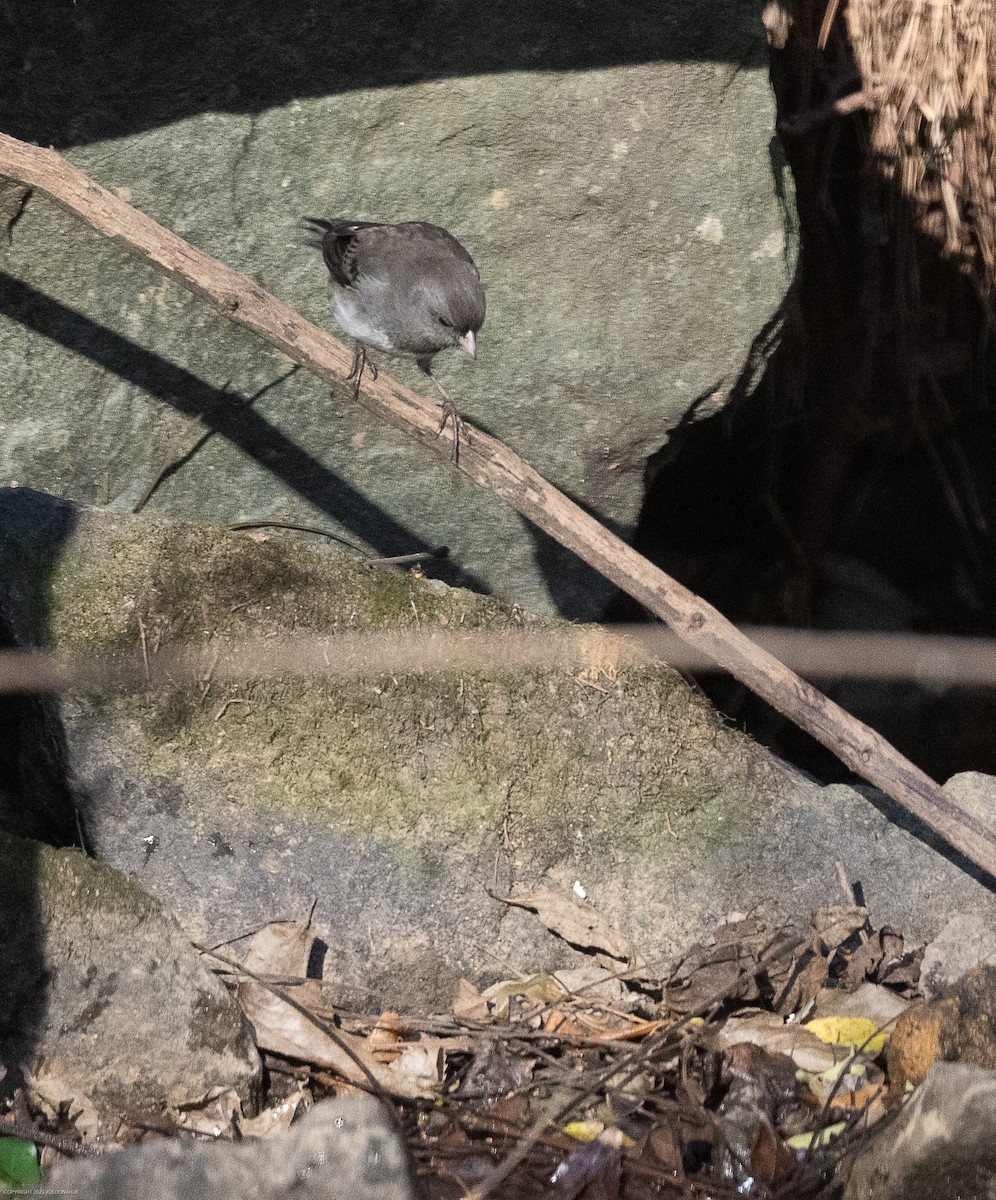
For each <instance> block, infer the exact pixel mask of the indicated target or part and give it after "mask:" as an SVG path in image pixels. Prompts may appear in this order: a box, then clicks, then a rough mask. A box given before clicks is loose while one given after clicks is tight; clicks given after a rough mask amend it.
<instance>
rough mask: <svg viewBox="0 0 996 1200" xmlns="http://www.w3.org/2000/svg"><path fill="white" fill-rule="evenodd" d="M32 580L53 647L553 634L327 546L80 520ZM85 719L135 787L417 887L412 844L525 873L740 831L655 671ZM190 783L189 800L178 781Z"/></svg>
mask: <svg viewBox="0 0 996 1200" xmlns="http://www.w3.org/2000/svg"><path fill="white" fill-rule="evenodd" d="M48 586H49V591H50V595H49V610H50V614H51V615H50V623H51V629H52V633H53V637H54V640H55V643H56V645H57V646H58V648H59V649H61V650H64V651H68V652H71V653H85V652H92V651H94V650H102V651H108V650H116V649H121V648H123V647H129V648H132V649H134V648H135V647H136V646H138V645H140V644H141V645H143V646H144V648H145V651H146V653H147V654H149V655H155V654H156V653H157V652H158V651H159V650H160V649H161V648H162V647H164V646H167V645H170V644H175V643H180V642H191V641H204V642H207V643H209V644H210V643H211V642H215V643H217V644H224V642H225V641H228V640H231V641H237V640H239V639H247V638H264V639H265V638H267V637H276V636H280V635H284V634H287V633H315V634H321V635H323V636H324V635H335V634H336V633H339V632H345V631H366V630H376V629H391V630H399V629H400V630H406V629H412V630H414V629H422V630H424V629H427V628H432V627H440V626H456V627H462V628H484V629H488V630H493V631H495V632H497V633H499V634H500V633H501V632H502V631H505V630H511V629H518V628H521V627H522V626H523V625H525V624H532V625H534V626H536V627H537V629H539V630H542V628H543V627H544V624H545V625H546V626H553V625H554V624H555V623H553V622H546V623H544V622H541V621H537V620H535V619H533V618H528V617H526V616H524V615H523V614H522V613H521V612H520V611H519V610H518V609H516V608H515V607H513V606H510V605H506V604H503V603H501V602H500V601H497V600H494V599H490V598H486V597H481V596H477V595H474V594H472V593H470V592H466V591H459V590H452V589H449V588H446V587H444V586H442V585H440V584H437V583H431V582H428V581H426V580H424V579H420V578H417V577H415V576H413V575H411V574H405V573H401V572H397V571H386V570H383V569H380V570H378V569H371V568H368V567H365V566H363V565H362V564H360V563H358V562H357V561H356V560H355V559H354V558H353V557H352V556H349V555H347V554H345V553H343V552H341V551H338V550H335V549H332V548H328V547H319V546H316V545H313V544H309V543H305V542H303V541H295V540H291V539H287V538H284V537H279V536H270V535H259V534H254V535H246V534H232V533H226V532H224V531H222V530H218V529H211V528H206V527H200V526H191V525H185V524H171V523H163V522H159V521H153V520H148V521H146V520H135V519H134V518H122V517H111V516H107V515H103V516H99V517H98V516H96V515H92V514H91V515H88V516H86V517H85V519H84V521H83V524H82V528H81V530H80V531H79V532H78V533H77V535H76V536H75V537H74V538H72V539H71V540H70V542H69V544H68V546H67V548H66V550H65V552H64V553H63V555H62V557H61V558H60V559H59V561H58V563H57V564H56V566H55V568H54V570H52V572H51V574H50V577H49V578H48ZM100 720H101V721H106V722H114V723H117V724H118V726H119V728H124V727H127V728H128V729H130V730H133V731H138V740H137V743H135V744H136V746H137V749H138V750H139V756H140V761H141V762H142V764H143V771H144V772H145V773H146V775H147V779H146V781H145V783H146V784H148V782H149V781H155V780H157V779H158V780H163V779H168V780H170V781H172V783H173V784H175V785H178V786H179V788H180V790H181V792H182V793H183V794H185V795H186V796H188V797H189V796H192V795H195V794H200V795H202V796H203V795H205V794H209V795H210V797H211V799H210V800H202V801H200V803H205V804H214V805H217V804H221V803H224V802H233V803H237V804H239V805H249V806H252V807H253V808H254V809H257V810H258V809H263V810H269V811H270V812H272V814H273V818H274V821H275V822H279V821H280V820H283V819H284V818H300V819H302V820H304V821H307V822H315V821H317V822H319V823H321V824H323V825H324V826H325V827H327V828H329V829H330V830H332V831H334V832H335V833H336V834H339V835H343V836H346V835H351V836H357V837H361V838H365V837H369V838H372V839H374V840H376V841H377V842H379V843H384V844H389V845H391V846H393V847H394V851H395V854H396V857H397V860H398V863H399V868H400V869H403V870H409V869H410V870H412V871H415V872H416V873H417V874H419V875H420V876H424V875H425V873H426V872H429V873H430V874H431V872H432V870H433V869H434V868H433V867H432V865H431V863H430V860H429V858H427V857H426V856H425V853H424V851H423V850H421V849H417V848H418V847H420V846H424V845H427V844H428V843H429V842H430V841H434V842H435V843H437V844H438V843H445V844H447V845H448V846H449V847H450V853H453V854H458V855H459V854H464V853H466V854H475V853H477V852H478V849H477V848H479V847H480V846H481V845H483V844H485V843H487V844H491V845H493V844H494V843H495V842H500V843H501V844H503V845H505V846H509V847H528V858H529V860H530V861H531V862H532V863H533V865H534V866H536V867H537V868H540V869H542V868H543V866H544V864H546V863H548V862H553V861H556V860H557V859H559V858H562V857H563V855H564V854H565V853H572V854H574V855H576V856H578V857H579V860H580V859H583V858H585V857H588V856H591V857H599V856H601V857H604V856H605V855H607V854H612V853H614V852H619V853H626V854H629V855H632V854H637V855H639V854H640V853H647V854H658V853H660V852H661V849H662V847H665V848H673V847H672V843H673V842H674V840H675V838H676V837H678V836H680V835H681V834H682V833H683V832H688V831H691V830H692V829H693V828H694V830H695V833H696V837H697V838H703V837H706V838H713V839H716V838H718V839H721V840H722V839H725V838H728V837H730V836H733V835H734V834H735V829H736V827H737V824H738V822H741V821H742V820H744V819H747V818H746V815H745V813H746V809H745V806H744V805H742V804H736V803H734V804H730V803H729V797H727V796H724V794H723V793H724V788H725V787H727V786H728V781H729V780H731V778H732V777H733V776H734V774H737V773H739V774H740V775H741V776H742V773H743V771H742V768H743V757H744V755H745V754H748V753H750V752H751V751H750V749H749V743H748V742H747V740H746V739H744V738H742V737H740V735H738V734H736V733H734V732H732V731H730V730H728V729H725V728H724V727H723V725H722V722H721V720H720V719H719V718H718V717H717V715H716V714H715V713H714V711H713V710H712V709H711V708H710V707H709V706H708V704H707V703H706V702H705V701H704V700H703V699H702V697H701V696H700V695H698V694H697V693H695V692H694V691H692V690H691V689H690V688H689V687H688V686H687V685H686V684H685V682H684V681H683V680H682V679H681V678H680V677H679V676H678V675H677V674H676V673H675V672H673V671H671V670H669V669H668V668H665V667H659V668H641V669H626V670H623V671H620V672H619V674H618V676H616V675H615V673H614V672H613V673H612V675H611V677H609V678H605V679H600V680H597V681H593V680H591V679H588V678H587V677H586V676H584V675H581V674H576V673H575V672H574V671H573V670H569V669H566V668H565V669H556V670H553V669H551V670H542V671H541V670H525V671H522V672H519V673H513V672H510V671H507V670H505V671H503V670H500V669H495V670H493V671H490V672H487V673H467V672H465V673H462V674H461V673H453V672H449V673H446V672H441V673H438V674H427V675H420V676H406V675H404V674H398V675H392V676H389V677H383V676H382V677H370V678H360V679H356V680H353V681H351V682H348V683H342V682H330V681H329V680H327V679H324V678H320V677H312V678H305V677H297V676H287V677H277V678H268V679H256V680H247V681H244V682H235V683H212V682H211V681H210V678H209V677H206V678H205V682H204V683H203V685H202V686H201V687H200V688H183V689H177V690H173V691H164V692H160V693H148V694H144V695H138V696H119V697H116V698H114V699H112V700H110V701H105V702H104V705H103V708H102V710H101V713H100ZM133 740H134V739H133ZM205 778H206V779H210V780H212V781H214V783H213V786H212V788H209V789H206V792H205V789H203V788H202V789H200V790H199V789H198V787H197V786H194V784H195V781H196V780H198V779H199V780H203V779H205ZM188 785H189V786H188ZM741 786H742V785H741ZM186 803H190V801H189V800H188V801H186ZM189 815H191V816H193V818H194V819H195V821H196V822H197V823H198V824H199V823H201V822H202V821H203V822H205V823H206V822H209V821H210V814H209V813H207V812H205V813H202V814H199V815H198V814H189ZM205 827H206V826H205ZM430 857H431V856H430ZM521 857H522V855H521V854H520V855H519V859H520V861H521Z"/></svg>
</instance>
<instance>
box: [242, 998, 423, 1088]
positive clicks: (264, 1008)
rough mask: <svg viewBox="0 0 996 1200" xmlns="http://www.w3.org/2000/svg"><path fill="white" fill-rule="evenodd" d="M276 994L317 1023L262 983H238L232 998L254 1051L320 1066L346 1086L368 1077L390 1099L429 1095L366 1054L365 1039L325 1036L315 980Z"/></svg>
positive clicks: (348, 1035)
mask: <svg viewBox="0 0 996 1200" xmlns="http://www.w3.org/2000/svg"><path fill="white" fill-rule="evenodd" d="M281 990H282V991H285V992H286V993H287V994H288V995H290V996H292V997H293V999H294V1000H295V1001H296V1002H297V1003H298V1004H301V1005H303V1006H304V1007H305V1008H306V1010H308V1012H310V1013H312V1014H314V1016H315V1018H316V1019H317V1021H318V1022H320V1024H316V1020H315V1019H311V1018H309V1016H308V1015H306V1014H305V1013H302V1012H301V1011H299V1010H298V1009H297V1008H295V1007H294V1005H292V1004H290V1003H288V1001H287V1000H285V999H283V998H282V997H281V996H279V995H278V994H277V993H276V992H275V991H273V990H272V988H270V987H268V986H267V985H266V984H264V983H259V982H258V981H256V980H254V979H244V980H243V981H242V982H241V983H240V984H239V986H238V988H237V990H236V996H237V998H238V1001H239V1004H240V1005H241V1006H242V1011H243V1012H244V1013H245V1015H246V1017H247V1018H248V1020H249V1021H250V1022H251V1023H252V1026H253V1028H254V1029H255V1031H256V1042H257V1045H258V1046H259V1047H260V1049H262V1050H269V1051H271V1052H272V1053H274V1054H280V1055H283V1057H284V1058H294V1059H298V1060H299V1061H301V1062H305V1063H309V1064H311V1065H312V1066H315V1067H325V1068H327V1069H328V1070H330V1071H334V1072H335V1073H336V1074H337V1075H341V1076H342V1077H343V1079H346V1080H348V1081H349V1082H350V1083H356V1084H360V1085H361V1086H362V1085H364V1084H365V1085H367V1086H369V1084H370V1078H371V1077H372V1078H373V1079H374V1080H376V1082H377V1083H378V1084H379V1085H380V1086H381V1087H382V1088H383V1089H384V1091H386V1092H389V1093H391V1095H394V1096H401V1097H403V1098H408V1099H413V1098H416V1097H423V1098H426V1097H428V1096H430V1095H431V1094H432V1093H431V1092H430V1091H429V1090H428V1089H427V1088H426V1087H425V1086H424V1085H423V1084H421V1083H420V1082H419V1081H418V1080H416V1079H414V1078H412V1077H406V1076H401V1075H396V1074H392V1072H391V1071H390V1070H389V1069H388V1068H387V1067H385V1066H383V1065H382V1064H381V1063H380V1061H379V1060H378V1059H377V1058H376V1057H375V1055H374V1054H373V1053H372V1051H371V1049H370V1047H369V1046H368V1045H367V1040H366V1038H362V1037H358V1036H357V1035H356V1034H352V1033H347V1032H346V1031H345V1030H336V1033H335V1036H334V1037H333V1036H332V1034H330V1033H327V1032H326V1031H325V1029H324V1028H322V1027H321V1026H322V1025H328V1024H330V1022H329V1019H328V1017H327V1016H318V1013H320V1012H322V1010H323V1009H325V1008H326V1005H325V1001H324V998H323V997H322V993H321V988H320V985H319V984H318V982H317V981H316V980H309V981H308V982H307V983H304V984H299V985H296V986H294V987H288V988H284V989H281ZM360 1064H362V1066H361V1065H360ZM364 1067H365V1068H366V1071H364V1070H363V1068H364Z"/></svg>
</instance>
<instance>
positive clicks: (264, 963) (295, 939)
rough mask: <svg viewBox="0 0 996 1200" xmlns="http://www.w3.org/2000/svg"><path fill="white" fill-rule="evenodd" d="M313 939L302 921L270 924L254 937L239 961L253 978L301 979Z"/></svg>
mask: <svg viewBox="0 0 996 1200" xmlns="http://www.w3.org/2000/svg"><path fill="white" fill-rule="evenodd" d="M314 942H315V935H314V934H313V933H312V932H311V931H310V929H309V928H308V926H307V925H305V924H303V923H302V922H301V921H271V922H270V923H269V925H264V926H263V928H262V929H260V930H258V931H257V932H256V933H254V934H253V936H252V938H251V939H250V942H249V949H248V950H247V951H246V956H245V958H244V959H243V961H242V965H243V966H244V967H245V969H246V970H247V971H252V973H253V974H254V975H272V976H279V975H283V976H287V977H289V978H292V979H303V978H304V977H305V976H306V975H307V974H308V959H309V958H310V957H311V947H312V946H313V945H314Z"/></svg>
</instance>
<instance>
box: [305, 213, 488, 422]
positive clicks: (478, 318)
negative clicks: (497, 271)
mask: <svg viewBox="0 0 996 1200" xmlns="http://www.w3.org/2000/svg"><path fill="white" fill-rule="evenodd" d="M307 224H308V226H309V229H310V231H311V233H313V234H317V235H320V236H319V237H318V239H317V240H316V241H315V242H313V243H312V245H314V246H316V247H319V248H320V249H321V251H322V255H323V256H324V258H325V265H326V266H327V267H328V269H329V298H330V300H331V302H332V313H333V316H334V317H335V319H336V322H337V324H338V325H339V326H340V327H341V328H342V329H344V330H345V332H346V333H348V334H349V335H350V336H351V337H352V338H353V339H354V341H355V349H354V352H353V366H352V370H351V371H350V374H349V378H350V379H352V380H353V381H354V387H355V391H354V395H355V394H358V393H359V389H360V378H361V376H362V375H363V368H364V366H365V365H366V361H367V350H368V349H374V350H382V351H384V353H385V354H392V355H396V356H398V357H401V358H413V359H414V360H415V362H416V363H417V364H418V366H419V367H420V368H421V369H422V370H423V371H424V372H425V373H426V375H428V376H429V378H430V379H432V381H433V383H435V385H436V387H437V388H439V390H440V392H441V393H442V396H443V420H442V424H441V425H440V427H439V429H440V432H442V430H443V428H444V427H445V425H446V422H447V420H449V419H451V418H452V420H453V425H454V432H455V434H456V439H457V444H459V430H458V419H457V414H456V409H455V408H454V407H453V402H452V401H451V400H450V398H449V396H448V395H447V394H446V391H445V390H444V388H443V387H442V385H441V384H440V383H439V381H438V380H437V379H436V378H435V376H434V375H433V374H432V359H433V356H434V355H436V354H438V353H439V351H440V350H448V349H449V348H450V347H451V346H459V347H461V348H462V349H463V350H466V351H467V353H468V354H469V355H470V356H471V357H475V356H476V353H477V342H476V335H477V333H478V331H479V330H480V328H481V326H482V325H483V324H484V311H485V299H484V285H483V284H482V283H481V276H480V272H479V271H478V269H477V267H476V266H475V265H474V260H473V259H472V258H471V257H470V255H469V254H468V253H467V251H466V250H465V249H464V248H463V246H461V245H460V243H459V242H458V241H457V240H456V238H455V237H454V236H453V235H452V234H451V233H447V231H446V230H445V229H440V228H439V226H438V225H430V224H429V222H428V221H403V222H402V223H401V224H400V225H381V224H378V223H376V222H373V221H343V220H332V221H326V220H322V219H321V218H319V217H308V218H307ZM370 367H371V370H372V371H373V373H374V378H376V377H377V370H376V367H375V366H374V365H373V363H371V364H370Z"/></svg>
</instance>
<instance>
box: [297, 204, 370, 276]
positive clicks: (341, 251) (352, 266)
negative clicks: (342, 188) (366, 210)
mask: <svg viewBox="0 0 996 1200" xmlns="http://www.w3.org/2000/svg"><path fill="white" fill-rule="evenodd" d="M305 225H306V226H308V229H309V232H311V233H313V234H315V235H316V239H317V240H316V241H314V242H312V243H311V245H313V246H315V247H316V249H319V250H321V252H322V257H323V258H324V259H325V265H326V267H328V269H329V274H330V275H331V276H332V278H333V280H334V281H335V282H336V283H337V284H339V286H340V287H351V286H352V285H353V284H354V283H355V282H356V277H357V275H358V274H359V268H358V267H357V265H356V250H357V244H356V235H357V233H359V232H360V231H361V230H364V229H383V228H385V226H382V225H378V224H377V223H376V222H375V221H343V220H338V219H335V220H331V221H327V220H325V219H324V218H323V217H305Z"/></svg>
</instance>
